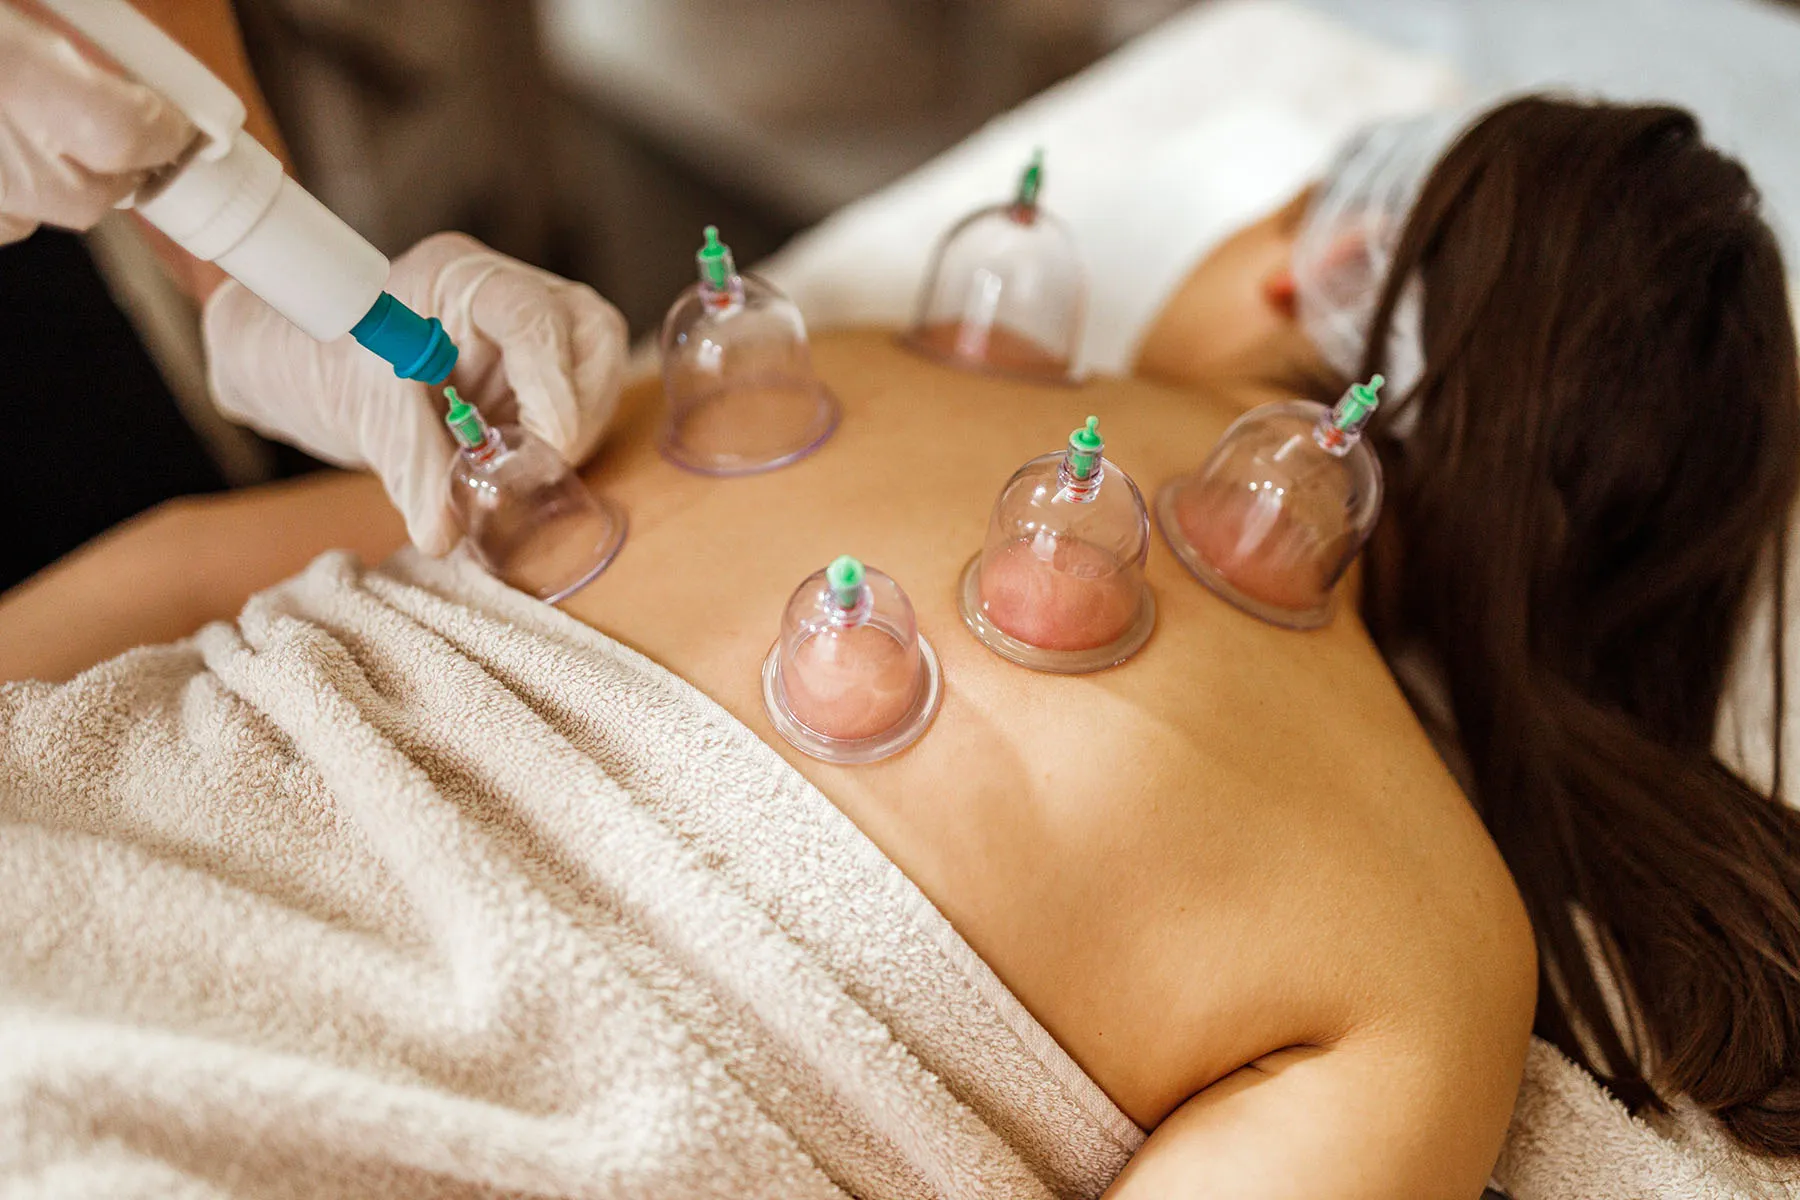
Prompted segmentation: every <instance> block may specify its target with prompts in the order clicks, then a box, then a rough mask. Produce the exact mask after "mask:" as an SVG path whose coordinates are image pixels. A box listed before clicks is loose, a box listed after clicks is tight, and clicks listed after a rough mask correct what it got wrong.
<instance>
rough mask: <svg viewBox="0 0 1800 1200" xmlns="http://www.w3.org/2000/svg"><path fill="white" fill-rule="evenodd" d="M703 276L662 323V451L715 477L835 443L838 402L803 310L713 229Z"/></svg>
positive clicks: (701, 256) (703, 255) (703, 256)
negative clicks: (816, 359) (745, 265)
mask: <svg viewBox="0 0 1800 1200" xmlns="http://www.w3.org/2000/svg"><path fill="white" fill-rule="evenodd" d="M695 260H696V262H697V263H698V265H699V268H700V279H699V281H698V282H697V283H695V284H692V285H691V286H689V287H688V289H687V290H686V291H684V292H682V293H681V296H680V297H679V298H678V299H677V300H676V301H675V304H674V305H673V307H671V308H670V309H669V314H668V316H667V317H666V318H665V319H664V320H663V328H662V377H663V395H664V397H665V399H666V401H667V403H668V415H667V417H666V419H665V421H664V424H663V432H662V452H663V455H664V456H665V457H667V458H668V459H669V461H671V462H673V463H674V464H675V465H676V466H679V467H685V468H686V469H688V470H690V471H698V472H700V473H702V474H706V475H748V474H753V473H755V472H758V471H772V470H774V469H775V468H777V467H783V466H786V465H787V464H789V463H792V462H796V461H798V460H799V459H802V458H804V457H806V456H807V455H808V454H810V453H812V452H813V451H814V450H817V449H818V448H819V447H820V446H822V445H824V444H825V441H826V439H827V438H829V437H830V436H831V433H832V431H833V430H834V429H836V428H837V422H838V404H837V400H836V398H835V397H833V396H832V394H831V392H830V391H829V390H827V389H826V387H825V385H824V384H823V383H821V382H820V381H819V378H818V376H817V375H815V374H814V373H813V365H812V353H811V350H810V349H809V347H808V345H807V340H806V322H805V320H804V319H802V318H801V316H800V310H799V309H798V308H796V307H795V306H794V304H793V302H792V301H791V300H789V299H788V298H787V297H786V296H784V295H782V294H781V292H780V291H779V290H777V289H776V288H775V286H774V285H772V284H770V283H767V282H765V281H764V280H761V279H758V278H757V277H756V276H754V275H746V274H740V273H739V272H738V269H737V265H736V263H735V262H734V261H733V259H732V256H731V249H730V247H728V246H726V245H725V244H724V243H723V242H721V241H719V231H718V230H717V229H716V228H714V227H713V226H710V225H709V226H707V227H706V244H705V245H703V246H702V247H701V248H700V251H699V253H698V254H697V255H696V256H695Z"/></svg>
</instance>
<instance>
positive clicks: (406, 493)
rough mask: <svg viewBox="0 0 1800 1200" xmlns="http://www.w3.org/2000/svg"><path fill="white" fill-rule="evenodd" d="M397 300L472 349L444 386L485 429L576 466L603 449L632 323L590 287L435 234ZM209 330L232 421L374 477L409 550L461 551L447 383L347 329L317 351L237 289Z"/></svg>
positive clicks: (210, 310)
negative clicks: (453, 506)
mask: <svg viewBox="0 0 1800 1200" xmlns="http://www.w3.org/2000/svg"><path fill="white" fill-rule="evenodd" d="M387 290H388V291H390V292H392V293H393V294H394V296H395V297H396V298H397V299H399V300H400V301H401V302H402V303H404V304H406V305H407V306H408V307H409V308H411V309H412V310H413V311H415V312H418V313H420V314H422V315H424V316H428V317H433V316H434V317H437V318H438V319H439V320H441V321H442V322H443V323H444V330H445V332H446V333H448V334H449V335H450V340H451V341H453V342H455V343H456V346H457V349H458V350H459V351H460V352H461V357H459V358H458V359H457V362H456V370H455V371H454V372H452V374H451V376H450V379H449V380H448V381H447V382H448V383H450V384H451V385H453V386H454V387H455V388H456V390H457V394H458V395H460V396H461V397H462V398H463V399H464V400H467V401H468V402H469V403H471V404H473V405H474V406H475V407H476V408H477V409H479V410H480V411H481V414H482V416H484V417H486V418H487V420H488V422H489V423H490V424H507V423H516V424H520V425H523V426H525V428H527V429H529V430H531V432H533V433H535V434H537V435H538V436H540V437H542V438H544V439H545V440H546V441H548V442H549V443H550V444H551V445H552V446H555V447H556V449H557V450H558V451H559V452H561V454H562V456H563V457H564V458H565V459H567V460H568V461H569V462H571V463H576V464H579V463H580V462H582V460H584V459H585V458H586V457H587V456H588V455H589V454H591V453H592V452H593V450H594V447H595V445H596V444H598V442H599V441H600V435H601V434H602V433H604V432H605V430H606V426H607V423H608V422H609V421H611V420H612V415H613V412H614V411H615V410H616V409H617V407H618V401H619V387H620V383H621V380H622V377H623V374H624V367H625V318H624V317H622V316H620V315H619V310H618V309H616V308H614V307H613V306H612V305H611V304H608V303H607V302H606V301H605V300H603V299H601V298H600V296H599V294H598V293H596V292H595V291H594V290H593V289H592V288H589V287H585V286H583V285H581V284H578V283H571V282H569V281H568V280H566V279H563V278H561V277H559V276H556V275H552V274H550V273H549V272H548V271H541V270H539V269H538V268H536V267H532V266H527V265H526V264H525V263H522V262H519V261H518V260H517V259H512V258H508V257H506V256H505V255H504V254H498V253H496V252H494V251H492V250H490V249H488V248H487V247H486V246H483V245H482V244H481V243H480V242H478V241H476V240H475V239H474V238H471V237H469V236H467V235H466V234H460V233H437V234H433V235H432V236H430V237H428V238H426V239H425V240H424V241H422V242H420V243H419V244H418V245H416V246H414V247H413V248H412V249H411V250H408V251H407V252H406V253H405V254H402V255H401V256H400V257H399V258H397V259H395V260H394V265H393V272H392V274H391V275H389V277H388V285H387ZM202 326H203V331H204V337H205V341H206V357H207V367H206V375H207V383H208V384H209V385H210V387H211V390H212V395H213V400H214V402H215V403H217V404H218V406H219V408H220V409H221V410H222V411H223V412H224V413H225V414H226V415H227V416H229V417H231V418H232V419H233V420H236V421H241V422H243V423H244V424H247V425H250V426H251V427H253V428H255V429H256V430H257V431H258V432H259V433H262V434H264V435H266V436H268V437H271V438H275V439H277V440H279V441H283V442H287V443H288V444H290V445H294V446H298V447H300V448H301V449H303V450H305V451H307V452H308V453H310V454H312V455H314V456H316V457H318V458H322V459H325V460H326V461H328V462H332V463H336V464H337V465H338V466H341V467H352V468H360V467H367V468H369V469H371V470H373V471H374V472H375V473H376V474H377V475H379V476H381V482H382V483H383V484H384V485H385V486H386V487H387V493H388V496H389V498H390V499H392V500H393V502H394V506H395V507H396V508H398V509H399V510H400V512H401V513H402V514H403V515H404V516H405V517H406V529H407V533H408V534H409V535H411V537H412V540H413V544H414V545H416V546H418V547H419V549H421V550H423V551H424V552H425V553H427V554H434V555H436V554H444V553H447V552H448V551H449V550H450V549H451V548H452V547H454V546H455V545H456V542H457V540H458V538H459V537H460V536H461V533H460V531H459V530H458V529H457V527H456V524H455V520H454V518H453V517H452V515H451V512H450V508H449V501H448V486H447V482H446V481H447V478H448V476H449V470H450V461H451V459H452V457H453V456H454V455H455V453H456V450H455V447H454V445H453V443H452V440H451V437H450V431H449V430H448V429H446V428H445V427H444V422H443V414H444V412H445V409H446V407H447V405H446V404H445V402H444V401H443V400H442V399H441V398H440V395H439V394H438V393H439V392H440V390H441V389H436V388H428V387H426V386H425V385H424V384H422V383H417V382H413V381H410V380H403V379H399V378H396V377H395V375H394V370H393V368H392V367H390V366H389V365H388V364H387V363H385V362H383V361H382V360H381V359H379V358H377V357H376V356H375V355H373V354H371V353H369V351H367V350H365V349H363V348H362V347H361V346H359V345H357V344H356V341H355V339H353V338H351V337H350V336H349V335H348V334H346V335H344V336H343V337H341V338H338V339H337V340H336V341H333V342H316V341H314V340H313V339H312V338H310V337H308V336H307V335H306V334H304V333H301V332H300V331H299V330H298V329H296V328H294V326H292V325H290V324H289V323H288V322H287V320H286V318H284V317H282V316H281V315H280V314H279V313H277V312H276V311H275V310H274V309H272V308H270V307H269V306H268V305H266V304H264V303H263V302H262V301H261V300H259V299H257V298H256V297H255V296H254V295H252V294H251V293H250V292H249V291H248V290H246V289H245V288H244V287H243V286H242V285H241V284H238V283H236V282H233V281H228V282H226V283H225V284H224V285H223V286H221V287H220V288H219V289H218V290H217V291H216V292H214V293H213V295H212V298H211V299H209V300H208V301H207V304H206V311H205V314H204V319H203V322H202Z"/></svg>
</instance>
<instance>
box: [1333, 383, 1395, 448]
mask: <svg viewBox="0 0 1800 1200" xmlns="http://www.w3.org/2000/svg"><path fill="white" fill-rule="evenodd" d="M1386 382H1387V380H1385V379H1383V378H1382V377H1381V376H1379V375H1377V376H1375V377H1374V378H1372V379H1370V380H1369V382H1367V383H1353V384H1351V385H1350V387H1349V390H1347V391H1346V392H1345V393H1344V394H1343V396H1342V397H1341V398H1340V399H1339V400H1338V402H1337V407H1336V408H1334V409H1332V411H1331V423H1332V425H1334V426H1335V427H1336V428H1338V429H1340V430H1342V431H1343V432H1344V433H1352V434H1354V433H1361V432H1362V427H1363V426H1364V425H1366V424H1367V423H1368V420H1369V417H1370V416H1371V415H1373V414H1374V412H1375V409H1376V406H1377V405H1379V404H1380V403H1381V396H1380V395H1379V393H1380V391H1381V386H1382V385H1383V384H1384V383H1386Z"/></svg>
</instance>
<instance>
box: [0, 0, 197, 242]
mask: <svg viewBox="0 0 1800 1200" xmlns="http://www.w3.org/2000/svg"><path fill="white" fill-rule="evenodd" d="M194 137H195V131H194V127H193V126H192V125H190V124H189V123H188V119H187V118H186V117H185V116H183V115H182V113H181V111H180V110H179V109H177V108H175V107H174V106H173V105H171V104H169V103H168V102H167V101H165V100H164V99H163V98H162V97H161V96H159V95H157V94H156V93H155V92H153V91H151V90H150V89H149V88H146V87H140V86H139V85H138V84H135V83H129V82H127V81H126V80H123V79H120V78H119V77H118V76H116V75H111V74H108V73H107V72H106V71H104V70H102V69H101V68H99V67H97V66H95V65H94V64H93V63H91V62H89V61H88V60H87V59H86V58H83V57H82V55H81V53H80V52H79V51H77V50H76V49H75V47H74V45H73V44H72V43H71V42H70V41H69V40H68V39H67V38H63V37H59V36H58V35H57V34H55V33H53V32H51V31H50V30H49V29H47V28H45V27H44V26H43V25H40V24H38V23H37V22H36V21H32V20H30V19H28V18H26V17H25V16H23V15H21V14H20V13H18V12H16V11H14V10H13V9H12V8H10V7H8V6H7V5H5V4H0V245H5V244H6V243H8V242H16V241H18V240H19V239H21V238H24V237H28V236H29V235H30V234H31V231H32V230H34V229H36V228H37V227H38V225H39V224H42V223H46V222H47V223H49V224H51V225H61V226H63V227H64V228H66V229H87V228H88V227H89V226H91V225H93V224H94V222H96V221H98V220H99V219H100V218H101V217H103V216H105V215H106V212H107V210H108V209H110V208H111V207H112V206H113V205H115V204H117V203H118V202H119V201H120V200H122V199H124V198H125V197H126V196H129V195H130V194H131V193H132V192H134V191H136V190H137V188H138V185H139V184H141V183H142V182H143V181H144V177H145V175H146V174H148V173H149V172H150V171H152V170H154V169H156V168H157V167H161V166H166V165H167V164H169V163H171V162H174V161H175V159H176V158H177V157H179V156H180V154H181V152H182V150H184V149H185V148H186V147H187V145H188V143H189V142H191V141H193V140H194Z"/></svg>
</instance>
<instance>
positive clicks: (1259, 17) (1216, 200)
mask: <svg viewBox="0 0 1800 1200" xmlns="http://www.w3.org/2000/svg"><path fill="white" fill-rule="evenodd" d="M1458 96H1459V89H1458V86H1457V83H1456V81H1455V78H1454V76H1453V75H1452V74H1451V72H1450V71H1449V70H1448V69H1447V68H1445V67H1443V66H1441V65H1440V64H1438V63H1437V62H1436V61H1434V60H1431V59H1426V58H1422V57H1419V56H1416V55H1412V54H1407V53H1404V52H1401V51H1397V50H1394V49H1391V48H1388V47H1386V46H1383V45H1381V44H1380V43H1378V42H1374V41H1371V40H1369V39H1368V38H1365V37H1363V36H1361V35H1359V34H1356V33H1352V32H1350V31H1349V30H1346V29H1345V28H1344V27H1343V26H1341V25H1339V24H1337V23H1336V22H1334V21H1331V20H1330V19H1328V18H1325V17H1321V16H1319V15H1318V14H1316V13H1314V12H1311V11H1309V10H1308V9H1306V8H1304V7H1302V6H1301V5H1299V4H1295V3H1291V2H1290V0H1221V2H1216V3H1210V4H1202V5H1197V6H1195V7H1194V8H1192V9H1189V10H1188V11H1186V12H1184V13H1183V14H1181V15H1180V16H1177V17H1175V18H1173V19H1171V20H1169V21H1167V22H1165V23H1164V24H1163V25H1161V26H1159V27H1157V28H1156V29H1155V30H1153V31H1152V32H1150V33H1149V34H1146V35H1145V36H1144V37H1142V38H1140V39H1138V40H1137V41H1135V42H1132V43H1131V44H1129V45H1127V46H1125V47H1124V48H1123V49H1121V50H1119V51H1118V52H1116V53H1114V54H1112V55H1111V56H1109V57H1108V58H1106V59H1104V60H1102V61H1101V62H1099V63H1097V64H1095V65H1094V66H1093V67H1090V68H1089V69H1088V70H1086V71H1084V72H1082V73H1081V74H1080V75H1077V76H1076V77H1074V78H1073V79H1070V80H1067V81H1066V82H1064V83H1062V84H1060V85H1058V86H1057V87H1055V88H1052V89H1050V90H1049V91H1047V92H1045V93H1043V94H1042V95H1040V96H1037V97H1035V98H1034V99H1032V100H1030V101H1029V102H1027V103H1026V104H1024V105H1021V106H1020V107H1019V108H1017V109H1014V110H1013V111H1011V112H1009V113H1006V114H1005V115H1003V116H1001V117H998V118H996V119H995V120H993V121H992V122H990V123H989V124H988V125H986V126H985V127H983V128H982V129H980V130H979V131H977V132H976V133H974V134H973V135H971V136H970V137H969V138H968V139H967V140H965V141H963V142H962V143H961V144H959V145H957V146H955V147H953V148H952V149H950V150H948V151H946V152H945V153H943V154H941V155H939V156H938V157H937V158H935V159H933V160H932V161H931V162H929V163H927V164H925V165H924V166H923V167H920V168H919V169H918V170H916V171H914V172H913V173H912V174H910V175H908V176H906V177H905V178H904V179H902V180H900V181H899V182H897V183H894V184H892V185H890V186H888V187H886V188H884V189H882V190H881V191H880V192H877V193H875V194H874V195H872V196H870V197H868V198H866V199H864V200H860V201H858V202H857V203H855V204H851V205H849V206H847V207H845V208H844V209H842V210H841V211H839V212H838V213H836V214H834V215H833V216H832V217H831V218H829V219H828V220H826V221H824V222H823V223H821V224H820V225H818V226H817V227H815V228H814V229H812V230H810V231H808V232H807V233H804V234H802V235H801V236H800V237H798V238H796V239H795V240H794V241H793V242H792V243H790V244H789V245H788V246H787V247H785V248H784V249H783V250H782V251H781V252H780V253H778V254H776V255H775V256H774V257H773V258H771V259H770V260H769V261H768V262H767V263H765V264H763V265H762V266H760V267H759V268H758V270H759V271H760V272H761V273H763V274H764V275H766V276H768V277H769V278H770V279H771V280H772V281H773V282H774V283H776V284H777V285H778V286H779V287H781V288H782V289H783V290H784V291H786V292H787V293H788V295H790V296H791V297H793V299H794V300H795V302H796V303H798V304H799V305H800V308H801V311H802V312H804V313H805V314H806V317H807V320H808V321H810V322H812V323H813V324H814V325H815V326H820V327H823V326H831V325H836V326H844V325H859V324H881V325H903V324H905V323H906V322H907V321H908V320H909V319H910V318H911V316H912V313H913V306H914V303H915V300H916V297H917V292H918V289H919V285H920V282H921V280H922V278H923V276H924V273H925V269H926V266H927V265H928V261H929V257H930V254H931V251H932V249H933V247H934V246H935V245H936V244H937V240H938V238H939V237H940V236H941V235H942V234H943V232H944V231H945V230H946V229H948V228H949V227H950V225H951V224H952V223H954V222H955V221H956V220H957V219H958V218H960V217H962V216H964V215H965V214H967V213H968V212H970V211H972V210H974V209H976V208H980V207H983V206H985V205H989V204H995V203H999V202H1002V201H1004V200H1005V199H1006V198H1007V197H1009V196H1010V195H1011V194H1012V190H1013V187H1014V185H1015V183H1016V181H1017V179H1018V174H1019V171H1020V170H1021V169H1022V168H1023V166H1024V164H1025V162H1026V160H1027V159H1028V158H1029V157H1030V155H1031V151H1032V149H1033V148H1034V147H1036V146H1042V147H1044V149H1045V151H1046V163H1045V184H1044V193H1043V202H1044V205H1045V207H1046V208H1048V209H1049V210H1050V211H1052V212H1054V213H1056V214H1057V215H1058V216H1060V217H1062V218H1063V219H1064V220H1065V221H1067V222H1068V223H1069V224H1070V225H1071V226H1072V227H1073V228H1074V230H1075V235H1076V237H1077V239H1078V241H1079V242H1080V245H1081V248H1082V252H1083V255H1084V257H1085V259H1086V261H1087V266H1088V271H1089V275H1090V279H1091V286H1092V292H1091V294H1090V296H1089V304H1088V328H1087V333H1086V337H1085V338H1084V339H1083V343H1082V348H1081V354H1080V357H1079V360H1078V364H1077V365H1078V366H1079V367H1080V368H1081V369H1084V370H1095V371H1108V372H1124V371H1125V370H1127V369H1128V368H1129V367H1130V363H1131V359H1132V357H1133V355H1134V353H1135V351H1136V348H1137V344H1138V341H1139V339H1140V338H1141V337H1142V336H1143V333H1144V331H1145V327H1146V326H1147V325H1148V323H1149V321H1150V319H1151V318H1152V317H1153V316H1154V315H1155V314H1156V312H1157V310H1158V309H1160V308H1161V307H1162V305H1163V302H1164V301H1165V300H1166V299H1167V298H1168V296H1169V295H1170V293H1171V292H1173V290H1174V289H1175V287H1176V286H1177V285H1178V284H1179V283H1180V282H1181V281H1182V279H1183V278H1184V277H1185V276H1186V275H1187V273H1188V271H1189V270H1190V269H1191V268H1192V266H1193V264H1194V263H1195V262H1196V261H1198V260H1199V258H1200V257H1201V256H1202V255H1204V254H1205V253H1206V251H1207V250H1208V249H1210V248H1211V247H1212V246H1213V244H1214V243H1216V242H1217V241H1219V240H1220V238H1222V237H1223V236H1224V235H1225V234H1227V233H1230V232H1231V231H1232V230H1234V229H1236V228H1238V227H1239V226H1241V225H1243V224H1244V223H1245V222H1247V221H1249V220H1251V219H1252V218H1254V217H1257V216H1260V215H1262V214H1263V213H1266V212H1268V211H1269V210H1271V209H1273V208H1274V207H1275V206H1276V205H1278V204H1280V203H1282V202H1283V201H1285V200H1286V199H1287V198H1288V197H1289V196H1291V195H1292V194H1293V193H1294V192H1295V191H1297V190H1298V189H1299V188H1300V187H1301V186H1303V185H1304V184H1305V183H1306V182H1307V181H1308V179H1309V178H1311V176H1312V175H1313V174H1314V173H1315V172H1317V171H1318V170H1319V169H1320V168H1321V167H1322V166H1323V165H1324V163H1325V161H1326V159H1327V158H1329V156H1330V154H1331V152H1332V151H1333V150H1334V149H1335V148H1336V147H1337V145H1338V144H1339V142H1341V141H1342V139H1343V138H1344V137H1345V136H1346V135H1347V134H1349V133H1350V132H1351V131H1352V130H1354V129H1356V128H1357V127H1359V126H1361V125H1363V124H1366V123H1367V122H1369V121H1373V120H1378V119H1380V118H1383V117H1388V116H1394V115H1398V114H1401V113H1409V112H1416V111H1420V110H1423V109H1427V108H1432V107H1436V106H1439V105H1443V104H1447V103H1451V102H1454V101H1455V100H1456V99H1457V98H1458Z"/></svg>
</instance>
